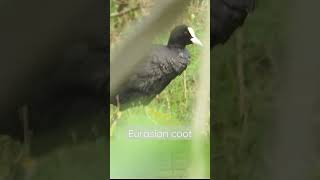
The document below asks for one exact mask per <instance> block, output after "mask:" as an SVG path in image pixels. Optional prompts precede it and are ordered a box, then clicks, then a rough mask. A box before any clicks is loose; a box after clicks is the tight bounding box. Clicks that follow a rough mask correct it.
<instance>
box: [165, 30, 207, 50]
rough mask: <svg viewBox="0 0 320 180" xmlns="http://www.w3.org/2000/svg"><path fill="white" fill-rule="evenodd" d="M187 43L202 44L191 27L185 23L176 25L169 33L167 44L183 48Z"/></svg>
mask: <svg viewBox="0 0 320 180" xmlns="http://www.w3.org/2000/svg"><path fill="white" fill-rule="evenodd" d="M189 44H196V45H199V46H203V44H202V43H201V41H200V40H199V39H198V38H197V36H196V34H195V32H194V30H193V29H192V28H191V27H189V26H187V25H179V26H176V27H175V28H174V29H173V30H172V31H171V33H170V38H169V42H168V46H169V47H181V48H184V47H185V46H186V45H189Z"/></svg>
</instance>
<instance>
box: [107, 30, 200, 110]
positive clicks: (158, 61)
mask: <svg viewBox="0 0 320 180" xmlns="http://www.w3.org/2000/svg"><path fill="white" fill-rule="evenodd" d="M189 44H197V45H200V46H202V43H201V41H200V40H199V39H198V38H197V37H196V35H195V32H194V30H193V29H192V28H191V27H188V26H186V25H179V26H177V27H175V28H174V29H173V30H172V31H171V34H170V37H169V41H168V44H167V45H166V46H164V45H154V46H153V48H152V51H151V53H150V54H149V55H148V56H147V59H145V60H143V61H142V63H140V64H139V65H137V66H136V68H135V69H134V71H133V74H132V75H131V76H130V78H129V79H128V80H127V81H126V82H125V83H124V84H123V85H122V87H120V88H119V90H118V91H117V92H116V93H114V94H115V95H114V96H113V97H111V98H110V103H111V104H113V105H116V106H120V110H124V109H127V108H128V107H130V104H132V102H134V101H137V100H139V101H140V102H141V103H142V104H144V105H146V104H148V103H150V101H151V100H152V99H153V98H154V97H155V96H156V95H157V94H159V93H160V92H161V91H162V90H164V89H165V87H166V86H167V85H168V84H169V83H170V82H171V81H172V80H173V79H175V78H176V77H177V76H178V75H180V74H181V73H182V72H183V71H184V70H185V69H186V68H187V66H188V64H189V62H190V55H189V52H188V50H187V49H186V48H185V47H186V46H187V45H189Z"/></svg>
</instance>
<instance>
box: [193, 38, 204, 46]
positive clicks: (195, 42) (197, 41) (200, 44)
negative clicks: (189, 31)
mask: <svg viewBox="0 0 320 180" xmlns="http://www.w3.org/2000/svg"><path fill="white" fill-rule="evenodd" d="M190 40H191V42H192V43H193V44H197V45H199V46H203V44H202V42H201V41H200V40H199V39H198V38H197V37H193V38H191V39H190Z"/></svg>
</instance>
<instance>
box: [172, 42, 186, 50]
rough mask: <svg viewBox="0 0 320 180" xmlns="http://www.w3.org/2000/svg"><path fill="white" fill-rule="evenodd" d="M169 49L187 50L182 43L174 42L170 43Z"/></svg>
mask: <svg viewBox="0 0 320 180" xmlns="http://www.w3.org/2000/svg"><path fill="white" fill-rule="evenodd" d="M167 47H169V48H178V49H184V48H186V45H182V44H180V43H177V42H174V41H170V40H169V42H168V44H167Z"/></svg>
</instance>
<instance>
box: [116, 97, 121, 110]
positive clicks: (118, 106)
mask: <svg viewBox="0 0 320 180" xmlns="http://www.w3.org/2000/svg"><path fill="white" fill-rule="evenodd" d="M116 100H117V108H118V109H120V98H119V95H116Z"/></svg>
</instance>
